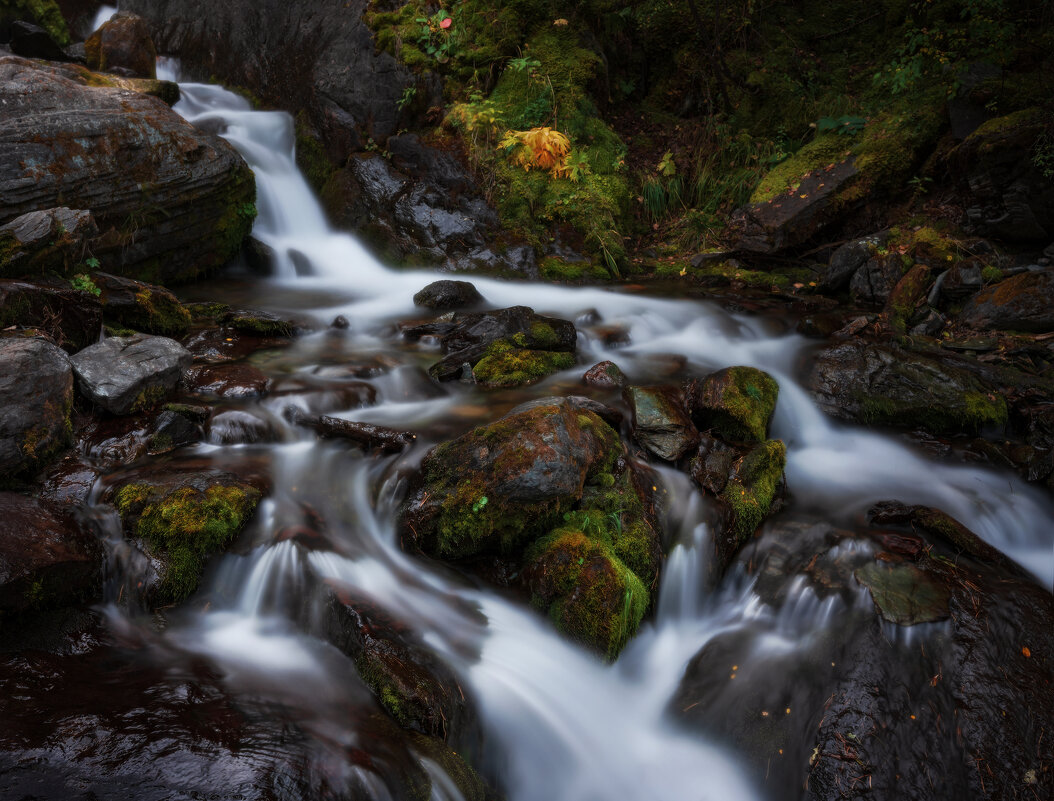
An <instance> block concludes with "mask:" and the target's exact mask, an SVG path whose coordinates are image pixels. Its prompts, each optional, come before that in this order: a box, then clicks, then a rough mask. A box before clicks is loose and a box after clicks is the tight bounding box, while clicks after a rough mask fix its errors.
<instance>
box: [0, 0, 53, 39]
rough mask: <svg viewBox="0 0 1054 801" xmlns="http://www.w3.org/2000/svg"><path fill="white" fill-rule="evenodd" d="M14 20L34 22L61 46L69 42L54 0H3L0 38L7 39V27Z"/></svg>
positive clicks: (0, 14) (0, 13)
mask: <svg viewBox="0 0 1054 801" xmlns="http://www.w3.org/2000/svg"><path fill="white" fill-rule="evenodd" d="M16 20H29V21H31V22H35V23H36V24H37V25H39V26H40V27H41V28H43V29H44V30H45V31H47V33H48V35H49V36H50V37H51V38H52V39H54V40H55V43H56V44H58V45H60V46H61V47H66V46H67V45H68V44H69V43H70V33H69V29H68V28H67V27H66V20H65V18H64V17H63V16H62V10H61V9H60V8H59V6H58V3H56V2H55V0H5V2H4V3H3V4H2V5H0V39H2V40H3V41H7V36H6V35H7V34H8V33H9V27H10V25H11V23H12V22H14V21H16Z"/></svg>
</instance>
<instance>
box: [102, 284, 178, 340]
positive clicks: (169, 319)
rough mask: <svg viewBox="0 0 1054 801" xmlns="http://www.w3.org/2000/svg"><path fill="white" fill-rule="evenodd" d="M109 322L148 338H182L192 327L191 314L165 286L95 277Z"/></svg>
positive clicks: (104, 312)
mask: <svg viewBox="0 0 1054 801" xmlns="http://www.w3.org/2000/svg"><path fill="white" fill-rule="evenodd" d="M92 281H93V282H94V283H95V286H96V287H98V288H99V290H100V294H99V300H100V301H101V302H102V306H103V314H105V315H106V319H107V320H108V321H116V322H118V323H120V324H121V325H123V326H125V327H127V328H131V329H133V330H135V331H142V332H143V333H145V334H160V335H161V336H169V337H179V336H182V335H183V334H185V333H186V332H187V329H188V328H189V327H190V312H188V311H187V310H186V309H184V308H183V304H181V303H180V302H179V300H177V299H176V296H175V295H173V294H172V293H171V292H169V291H168V290H167V289H165V288H164V287H161V286H155V285H153V284H147V283H144V282H143V281H136V280H134V279H131V278H122V277H121V276H117V275H110V274H109V273H101V272H97V273H93V274H92Z"/></svg>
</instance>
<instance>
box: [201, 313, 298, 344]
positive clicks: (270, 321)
mask: <svg viewBox="0 0 1054 801" xmlns="http://www.w3.org/2000/svg"><path fill="white" fill-rule="evenodd" d="M219 322H220V323H221V324H222V325H225V326H227V327H229V328H233V329H234V330H235V331H241V332H242V333H243V334H255V335H256V336H259V337H290V336H292V335H293V334H294V333H295V332H296V328H297V326H296V324H295V323H294V322H292V321H291V320H285V319H283V318H282V317H280V316H279V315H277V314H274V313H273V312H266V311H261V310H259V309H233V310H231V311H228V312H227V313H225V314H223V315H222V316H221V317H220V319H219Z"/></svg>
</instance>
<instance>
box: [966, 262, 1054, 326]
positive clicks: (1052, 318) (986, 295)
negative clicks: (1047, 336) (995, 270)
mask: <svg viewBox="0 0 1054 801" xmlns="http://www.w3.org/2000/svg"><path fill="white" fill-rule="evenodd" d="M1052 297H1054V272H1050V271H1045V272H1026V273H1021V274H1020V275H1015V276H1013V277H1011V278H1007V279H1005V280H1003V281H1000V282H999V283H997V284H995V285H994V286H990V287H988V288H987V289H984V290H982V291H981V292H979V293H978V294H977V295H975V296H974V297H973V298H972V299H971V300H970V302H969V303H968V304H967V305H966V308H964V309H963V312H962V315H961V316H960V320H961V321H962V322H963V323H965V324H966V325H969V326H971V327H973V328H980V329H996V330H1001V331H1028V332H1030V333H1037V334H1043V333H1048V332H1050V331H1054V304H1052V303H1051V301H1050V299H1051V298H1052Z"/></svg>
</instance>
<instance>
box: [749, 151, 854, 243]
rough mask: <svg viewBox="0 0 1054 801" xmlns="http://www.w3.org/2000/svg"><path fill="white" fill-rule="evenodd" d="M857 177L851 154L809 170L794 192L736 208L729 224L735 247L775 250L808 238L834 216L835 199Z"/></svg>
mask: <svg viewBox="0 0 1054 801" xmlns="http://www.w3.org/2000/svg"><path fill="white" fill-rule="evenodd" d="M856 177H857V168H856V164H855V159H853V158H852V157H850V158H848V159H846V160H844V161H839V162H838V163H837V164H830V165H828V166H826V167H822V168H820V169H817V170H813V171H811V172H808V173H807V174H806V175H805V176H804V177H802V178H801V179H800V181H798V182H797V183H796V185H795V188H794V189H795V191H791V192H786V193H781V194H779V195H777V196H776V197H775V198H774V199H772V200H768V201H764V202H759V203H752V204H751V205H749V206H743V207H742V208H739V209H736V211H735V212H733V214H732V218H731V221H730V225H731V226H732V229H733V230H734V231H735V232H736V234H737V235H738V239H737V240H736V243H735V249H736V250H742V251H747V252H749V253H775V252H777V251H779V250H782V249H784V248H787V247H793V246H794V245H798V244H801V243H802V242H805V241H807V240H808V239H809V238H810V237H811V236H812V235H813V234H815V233H816V232H817V231H818V230H819V229H820V228H822V227H823V226H824V225H825V224H827V222H829V220H830V219H832V218H833V217H834V216H836V215H835V212H836V209H837V205H838V204H832V201H833V200H834V199H835V198H836V197H837V196H838V195H839V194H840V193H841V192H844V191H845V190H846V189H847V188H848V187H850V186H851V185H852V184H853V182H854V180H855V179H856Z"/></svg>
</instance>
